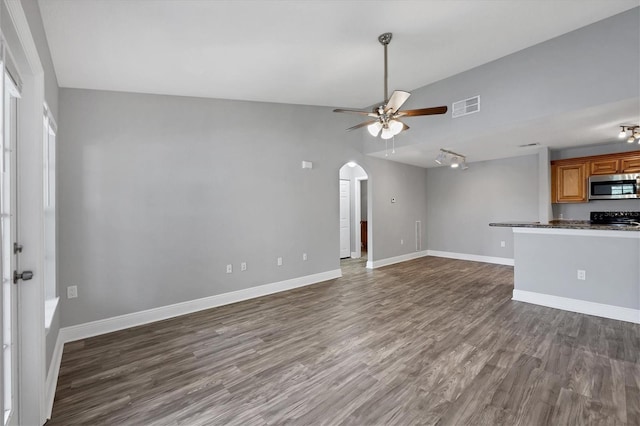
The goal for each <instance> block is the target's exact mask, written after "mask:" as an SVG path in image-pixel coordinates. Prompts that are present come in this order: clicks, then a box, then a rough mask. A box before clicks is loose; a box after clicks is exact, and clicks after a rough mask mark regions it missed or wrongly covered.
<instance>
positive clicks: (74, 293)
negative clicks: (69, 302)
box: [67, 285, 78, 299]
mask: <svg viewBox="0 0 640 426" xmlns="http://www.w3.org/2000/svg"><path fill="white" fill-rule="evenodd" d="M76 297H78V286H76V285H71V286H69V287H67V299H75V298H76Z"/></svg>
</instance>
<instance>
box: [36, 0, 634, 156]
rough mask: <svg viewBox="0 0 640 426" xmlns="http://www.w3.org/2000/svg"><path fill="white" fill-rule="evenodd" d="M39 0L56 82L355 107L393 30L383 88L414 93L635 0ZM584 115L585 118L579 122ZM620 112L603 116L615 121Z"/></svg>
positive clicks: (370, 88)
mask: <svg viewBox="0 0 640 426" xmlns="http://www.w3.org/2000/svg"><path fill="white" fill-rule="evenodd" d="M39 4H40V8H41V12H42V19H43V23H44V27H45V31H46V35H47V40H48V42H49V47H50V50H51V55H52V59H53V63H54V67H55V70H56V75H57V78H58V82H59V85H60V86H61V87H71V88H85V89H100V90H114V91H126V92H141V93H155V94H168V95H182V96H197V97H210V98H220V99H238V100H250V101H262V102H279V103H289V104H304V105H321V106H333V107H336V106H340V107H353V108H362V107H365V106H367V105H371V104H375V103H377V102H379V101H381V100H382V97H383V48H382V46H381V45H380V44H379V43H378V41H377V37H378V35H379V34H381V33H383V32H392V33H393V40H392V42H391V44H390V46H389V80H390V81H389V86H390V90H393V89H403V90H409V91H411V90H414V89H417V88H419V87H422V86H424V85H427V84H429V83H432V82H435V81H438V80H441V79H443V78H446V77H449V76H452V75H454V74H457V73H460V72H462V71H465V70H468V69H471V68H474V67H476V66H479V65H482V64H484V63H487V62H490V61H492V60H495V59H497V58H500V57H503V56H506V55H508V54H510V53H513V52H516V51H519V50H522V49H524V48H526V47H529V46H532V45H534V44H537V43H540V42H543V41H545V40H548V39H551V38H553V37H556V36H559V35H561V34H564V33H567V32H569V31H572V30H574V29H577V28H580V27H582V26H585V25H588V24H591V23H593V22H596V21H599V20H602V19H604V18H607V17H609V16H612V15H615V14H617V13H620V12H623V11H625V10H628V9H630V8H633V7H636V6H638V5H640V0H562V1H552V0H511V1H506V0H449V1H444V0H430V1H426V0H422V1H399V0H396V1H391V0H385V1H364V0H343V1H337V0H336V1H328V0H253V1H247V0H126V1H125V0H120V1H114V0H39ZM592 118H593V117H589V114H586V115H585V119H584V120H583V121H585V122H587V121H586V120H588V119H592ZM619 118H620V117H619V116H618V117H603V118H602V120H601V122H602V123H604V122H606V121H608V120H609V121H613V122H615V125H618V124H619V123H620V121H619ZM575 120H576V121H580V120H582V119H581V118H575ZM588 124H589V125H594V126H596V125H598V123H593V122H592V121H591V122H588ZM600 124H601V123H600ZM614 127H615V126H614ZM607 131H608V130H607ZM559 132H561V130H559ZM554 135H555V136H556V137H559V136H560V134H559V133H555V134H554ZM487 140H490V138H487ZM491 140H495V138H494V139H491ZM563 140H567V139H566V138H565V139H563ZM580 140H581V141H584V140H585V139H584V137H583V138H581V139H580ZM463 148H464V147H463ZM419 150H420V147H413V148H411V149H406V150H404V152H403V153H402V154H401V152H402V151H399V153H398V156H397V157H396V158H394V159H395V160H396V161H402V162H407V163H411V164H419V165H427V164H426V163H425V164H421V162H420V161H419V160H418V159H417V156H418V155H419V156H420V157H425V155H424V153H420V152H419ZM414 151H415V152H414ZM494 157H495V156H494ZM430 160H431V159H430ZM428 165H432V162H430V163H429V164H428Z"/></svg>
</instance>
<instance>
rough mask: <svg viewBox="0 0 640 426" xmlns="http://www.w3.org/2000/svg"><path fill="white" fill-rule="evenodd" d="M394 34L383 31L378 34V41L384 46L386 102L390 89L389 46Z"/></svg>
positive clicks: (385, 101)
mask: <svg viewBox="0 0 640 426" xmlns="http://www.w3.org/2000/svg"><path fill="white" fill-rule="evenodd" d="M392 37H393V34H391V33H383V34H380V35H379V36H378V41H379V42H380V44H382V45H383V46H384V103H385V104H386V103H387V102H388V101H389V89H388V87H387V83H388V81H389V74H388V72H387V46H388V45H389V43H391V38H392Z"/></svg>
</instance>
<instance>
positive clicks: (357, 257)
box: [351, 251, 362, 259]
mask: <svg viewBox="0 0 640 426" xmlns="http://www.w3.org/2000/svg"><path fill="white" fill-rule="evenodd" d="M361 257H362V256H358V253H357V252H355V251H352V252H351V258H352V259H360V258H361Z"/></svg>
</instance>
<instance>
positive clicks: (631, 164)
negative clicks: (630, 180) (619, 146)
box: [620, 155, 640, 173]
mask: <svg viewBox="0 0 640 426" xmlns="http://www.w3.org/2000/svg"><path fill="white" fill-rule="evenodd" d="M638 172H640V155H638V156H629V157H628V158H623V159H622V160H620V173H638Z"/></svg>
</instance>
